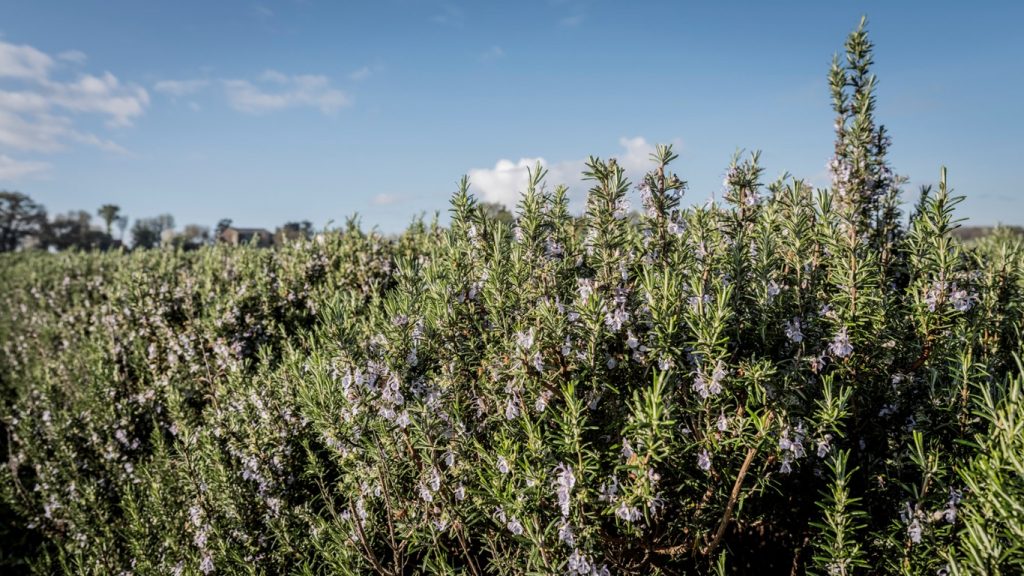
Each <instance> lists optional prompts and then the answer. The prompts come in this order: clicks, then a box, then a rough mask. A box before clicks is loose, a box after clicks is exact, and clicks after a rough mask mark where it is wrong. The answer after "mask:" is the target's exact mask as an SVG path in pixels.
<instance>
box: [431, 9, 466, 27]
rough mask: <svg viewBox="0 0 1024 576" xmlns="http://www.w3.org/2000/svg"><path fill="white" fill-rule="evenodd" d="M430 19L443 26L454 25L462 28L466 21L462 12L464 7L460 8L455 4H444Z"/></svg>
mask: <svg viewBox="0 0 1024 576" xmlns="http://www.w3.org/2000/svg"><path fill="white" fill-rule="evenodd" d="M430 21H431V22H433V23H435V24H440V25H442V26H454V27H456V28H461V27H462V25H463V24H464V23H465V22H466V17H465V14H464V13H463V12H462V8H459V7H458V6H456V5H455V4H442V5H441V7H440V12H438V13H436V14H434V15H433V16H431V17H430Z"/></svg>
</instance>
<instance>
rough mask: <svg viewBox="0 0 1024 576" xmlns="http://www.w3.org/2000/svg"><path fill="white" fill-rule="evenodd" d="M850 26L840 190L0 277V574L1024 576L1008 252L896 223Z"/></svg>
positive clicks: (733, 194) (562, 193)
mask: <svg viewBox="0 0 1024 576" xmlns="http://www.w3.org/2000/svg"><path fill="white" fill-rule="evenodd" d="M870 64H871V45H870V43H869V41H868V39H867V35H866V33H865V31H864V30H863V27H861V28H860V29H858V30H857V31H856V32H854V33H853V34H852V35H851V36H850V38H849V40H848V41H847V45H846V58H845V60H839V59H837V60H836V61H835V63H834V65H833V67H832V70H831V72H830V74H829V81H830V86H831V89H832V95H833V106H834V108H835V110H836V114H837V118H836V136H837V137H836V147H835V151H834V157H833V159H832V162H831V163H830V167H831V172H832V175H833V183H832V186H831V187H829V188H828V189H821V190H814V189H812V187H811V186H809V185H807V184H806V183H805V182H802V181H800V180H797V179H793V178H789V177H784V178H782V179H779V180H778V181H775V182H772V183H768V184H765V183H764V182H762V169H761V167H760V166H759V164H758V157H757V155H756V154H755V155H752V156H750V157H748V158H739V157H738V158H736V159H735V160H734V161H733V163H732V165H731V167H730V169H729V171H728V175H727V178H726V182H725V187H726V193H725V195H724V202H722V203H709V204H706V205H703V206H697V207H693V208H687V209H683V208H681V205H680V200H681V198H682V196H683V194H684V191H685V188H686V184H685V182H683V181H682V180H681V179H680V177H679V176H677V175H675V174H673V173H672V172H671V170H670V168H669V166H670V163H671V162H672V160H673V159H674V158H675V154H674V153H673V152H672V150H671V148H669V147H659V148H658V150H657V152H656V154H655V155H654V158H653V169H652V171H651V172H650V173H648V174H647V175H646V176H645V177H644V178H643V179H642V181H641V182H639V183H638V184H637V185H636V189H637V190H638V191H639V195H640V197H641V199H642V204H643V213H642V215H641V216H640V217H639V218H629V217H628V216H629V205H628V202H627V196H628V195H629V194H630V191H631V187H632V184H631V183H630V182H628V181H627V180H626V178H625V175H624V173H623V170H622V168H621V167H619V166H618V165H617V164H616V163H615V161H614V160H608V161H604V160H601V159H597V158H591V159H590V161H589V163H588V172H587V174H586V176H587V178H589V180H590V181H591V182H592V185H593V187H592V188H591V190H590V191H589V195H588V198H587V202H586V211H585V213H584V214H583V215H582V216H579V217H574V216H572V215H570V213H569V209H568V204H569V202H568V192H567V190H566V189H565V188H563V187H556V188H554V189H553V190H550V189H548V188H547V187H545V186H544V184H543V179H544V170H543V169H542V168H540V167H539V166H538V167H537V169H536V170H534V171H533V172H532V174H531V178H530V184H529V186H528V189H527V190H526V191H525V194H524V195H523V197H522V200H521V202H520V203H519V206H518V207H517V210H516V213H515V220H514V222H513V223H512V225H511V226H510V225H509V224H508V223H507V222H505V221H502V220H501V219H498V218H494V217H492V216H488V214H487V211H485V210H484V209H482V208H481V206H480V205H478V204H477V203H476V201H475V200H474V199H473V197H472V196H471V194H470V193H469V186H468V183H467V182H466V181H465V180H463V181H462V183H461V185H460V188H459V190H458V192H457V193H456V194H455V196H454V198H453V200H452V209H451V223H450V225H449V226H447V227H445V228H442V227H439V226H438V225H437V224H427V223H423V222H416V223H414V225H413V226H411V227H410V228H409V230H408V231H407V232H406V233H404V234H402V235H401V236H399V237H397V238H386V237H383V236H381V235H380V234H377V233H365V232H362V231H361V230H360V229H359V228H358V226H357V225H356V224H355V223H350V224H349V225H348V226H347V227H346V228H344V229H341V230H335V231H330V232H325V233H323V234H320V235H318V236H316V237H314V238H310V239H306V238H298V239H296V240H295V241H294V242H291V243H288V244H287V245H285V246H283V247H279V248H275V249H273V250H260V249H257V248H254V247H242V248H236V247H226V246H213V247H205V248H202V249H200V250H197V251H189V252H186V251H181V250H177V251H174V250H153V251H137V252H134V253H131V254H126V253H96V252H92V253H62V254H56V255H48V254H28V253H24V254H8V255H4V257H3V258H2V259H0V396H2V405H0V411H2V412H0V417H2V426H3V434H2V435H0V436H2V437H0V449H2V450H3V455H4V457H5V460H6V464H7V465H6V466H5V467H4V470H3V472H2V474H3V482H2V490H3V494H2V496H3V498H2V501H3V502H4V505H3V506H4V507H3V508H0V519H2V522H3V523H4V524H3V525H2V526H0V530H2V531H3V533H2V536H3V544H2V545H0V546H2V554H3V556H2V557H0V562H3V563H5V564H6V568H5V569H6V570H17V569H29V568H31V569H34V570H35V571H38V572H40V573H52V572H68V573H81V574H129V573H139V574H211V573H222V574H236V573H260V574H285V573H289V574H291V573H294V574H329V573H373V572H376V573H384V574H403V573H459V574H473V575H480V574H485V573H486V574H524V573H535V574H539V573H562V574H610V573H627V574H628V573H635V574H652V573H653V574H656V573H665V574H703V573H716V572H717V573H780V574H790V573H804V572H806V573H813V574H867V573H881V574H936V573H946V574H952V573H957V574H960V573H963V574H978V573H988V574H1019V573H1021V572H1022V571H1024V547H1022V542H1024V504H1022V502H1024V370H1022V367H1021V365H1020V363H1019V360H1018V358H1019V357H1020V354H1021V352H1022V346H1021V337H1020V333H1021V329H1022V327H1024V308H1022V307H1024V294H1022V290H1024V246H1022V245H1021V241H1020V239H1019V238H1016V237H1013V236H1011V235H1008V234H1001V233H998V232H997V233H996V234H994V235H992V236H989V237H987V238H984V239H981V240H977V241H972V243H971V244H970V245H964V244H962V243H961V242H960V241H958V240H956V239H955V238H954V236H953V234H952V232H953V230H954V228H955V227H956V221H955V220H954V216H953V208H954V206H955V204H956V203H957V202H958V200H959V198H958V197H956V196H954V195H952V193H951V191H950V189H949V188H948V186H947V184H946V178H945V173H944V172H943V173H942V177H941V181H940V184H939V186H937V187H936V188H935V189H924V190H922V193H921V195H920V198H919V200H918V201H917V203H916V205H915V206H914V207H913V208H912V210H910V212H909V214H907V215H906V216H904V215H902V214H901V213H900V200H899V194H900V185H901V183H902V180H901V179H900V178H899V177H897V176H896V175H894V173H893V172H892V170H891V168H890V166H889V165H888V163H887V161H886V151H887V148H888V144H889V139H888V135H887V134H886V132H885V130H884V129H883V128H881V127H880V126H878V125H877V124H876V122H875V119H874V106H875V103H874V96H873V90H874V82H875V81H874V77H873V76H872V75H871V74H870V72H869V67H870Z"/></svg>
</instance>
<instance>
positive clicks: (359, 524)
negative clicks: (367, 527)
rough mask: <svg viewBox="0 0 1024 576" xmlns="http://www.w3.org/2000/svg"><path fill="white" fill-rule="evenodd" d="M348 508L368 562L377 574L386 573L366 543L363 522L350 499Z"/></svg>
mask: <svg viewBox="0 0 1024 576" xmlns="http://www.w3.org/2000/svg"><path fill="white" fill-rule="evenodd" d="M348 510H349V513H350V514H351V515H352V521H353V523H354V524H355V525H356V534H357V535H358V536H359V542H360V544H362V545H363V550H364V551H366V558H367V559H368V560H369V561H370V564H373V569H374V570H376V571H377V573H378V574H387V573H388V571H387V570H385V569H384V567H383V566H381V565H380V561H379V560H377V555H376V554H374V553H373V550H372V549H370V545H369V544H367V543H366V534H364V533H363V523H362V521H361V519H360V518H359V514H356V510H355V507H354V506H353V505H352V502H351V501H349V503H348Z"/></svg>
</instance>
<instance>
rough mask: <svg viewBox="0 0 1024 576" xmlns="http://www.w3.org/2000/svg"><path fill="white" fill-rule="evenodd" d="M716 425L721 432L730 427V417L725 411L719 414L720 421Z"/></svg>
mask: <svg viewBox="0 0 1024 576" xmlns="http://www.w3.org/2000/svg"><path fill="white" fill-rule="evenodd" d="M716 427H717V428H718V431H719V432H725V431H726V430H728V429H729V418H727V417H726V416H725V413H724V412H723V413H721V414H719V415H718V423H717V425H716Z"/></svg>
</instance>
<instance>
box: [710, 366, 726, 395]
mask: <svg viewBox="0 0 1024 576" xmlns="http://www.w3.org/2000/svg"><path fill="white" fill-rule="evenodd" d="M725 375H726V371H725V364H724V363H723V362H722V361H721V360H719V361H718V362H717V363H716V364H715V370H714V371H713V372H712V373H711V385H710V386H708V392H710V393H711V394H713V395H717V394H719V393H720V392H721V391H722V380H724V379H725Z"/></svg>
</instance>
